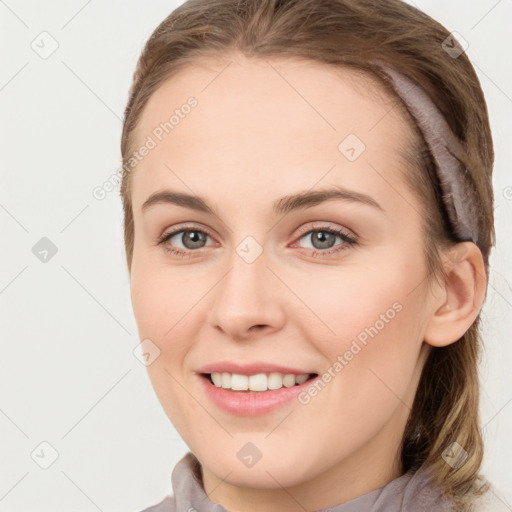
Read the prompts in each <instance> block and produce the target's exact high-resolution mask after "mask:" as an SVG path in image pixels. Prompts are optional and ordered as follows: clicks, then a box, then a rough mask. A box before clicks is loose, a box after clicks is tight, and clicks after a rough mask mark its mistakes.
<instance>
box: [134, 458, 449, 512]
mask: <svg viewBox="0 0 512 512" xmlns="http://www.w3.org/2000/svg"><path fill="white" fill-rule="evenodd" d="M171 481H172V488H173V495H172V496H167V497H165V498H164V499H163V500H162V501H161V502H160V503H158V504H157V505H154V506H152V507H149V508H146V509H144V510H143V511H142V512H189V511H190V512H194V511H197V512H229V511H228V510H227V509H226V508H224V507H223V506H222V505H219V504H218V503H214V502H212V501H210V499H209V498H208V496H206V493H205V492H204V490H203V486H202V483H201V472H200V463H199V461H198V460H197V458H196V457H195V456H194V455H193V454H192V452H188V453H187V454H186V455H185V456H184V457H183V458H182V459H181V460H180V461H179V462H178V463H177V464H176V466H175V468H174V470H173V472H172V476H171ZM434 510H435V511H436V512H452V511H453V510H455V509H453V508H452V507H451V506H450V504H449V503H448V502H447V501H446V500H445V499H444V498H443V497H442V493H441V492H440V491H439V490H438V489H437V488H436V487H434V486H433V484H432V480H431V477H430V475H429V473H428V471H427V470H426V469H425V468H423V467H422V468H420V469H419V470H418V471H416V472H415V473H405V474H404V475H402V476H400V477H398V478H396V479H395V480H392V481H391V482H389V483H388V484H387V485H385V486H384V487H381V488H380V489H376V490H374V491H370V492H368V493H366V494H363V495H362V496H358V497H357V498H354V499H352V500H350V501H346V502H345V503H341V504H339V505H335V506H333V507H329V508H324V509H321V510H319V511H317V512H427V511H428V512H432V511H434Z"/></svg>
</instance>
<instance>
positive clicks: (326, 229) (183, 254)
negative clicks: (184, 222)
mask: <svg viewBox="0 0 512 512" xmlns="http://www.w3.org/2000/svg"><path fill="white" fill-rule="evenodd" d="M186 232H197V233H203V234H204V235H207V236H209V237H210V238H213V237H212V236H211V235H210V234H209V233H208V232H207V231H204V230H202V229H197V228H194V227H182V228H180V229H177V230H175V231H172V232H171V233H164V234H163V235H162V236H161V237H159V238H158V243H157V245H161V244H165V242H167V241H168V240H170V239H171V238H172V237H173V236H175V235H177V234H178V233H186ZM314 232H321V233H330V234H332V235H336V236H338V237H340V238H341V239H342V240H343V242H345V243H344V244H340V245H338V246H335V248H331V249H327V250H325V251H324V250H321V249H314V250H313V252H312V256H313V257H318V256H325V255H330V254H333V253H338V252H341V251H344V250H347V249H348V248H350V247H351V246H354V245H357V240H356V239H354V238H352V237H350V236H348V235H347V234H346V233H345V232H344V231H342V230H340V229H337V228H333V227H331V226H321V227H315V228H313V229H309V230H307V231H304V232H303V233H301V234H300V236H299V238H298V240H300V239H301V238H304V236H306V235H309V234H311V233H314ZM165 250H166V251H167V252H169V253H170V254H172V255H173V256H177V257H179V258H191V257H193V253H194V252H197V249H196V250H194V249H188V250H186V251H184V250H182V249H176V248H174V247H169V246H165Z"/></svg>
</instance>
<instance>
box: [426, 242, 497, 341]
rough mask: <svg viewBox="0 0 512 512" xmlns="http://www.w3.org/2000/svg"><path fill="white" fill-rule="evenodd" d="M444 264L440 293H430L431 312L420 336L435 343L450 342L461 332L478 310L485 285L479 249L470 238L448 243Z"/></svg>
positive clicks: (482, 300)
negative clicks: (435, 296) (444, 274)
mask: <svg viewBox="0 0 512 512" xmlns="http://www.w3.org/2000/svg"><path fill="white" fill-rule="evenodd" d="M445 267H446V272H447V277H446V281H445V283H444V287H443V290H442V291H443V293H442V294H440V296H439V297H438V298H434V297H432V315H431V317H430V319H429V321H428V323H427V326H426V329H425V332H424V336H423V339H424V340H425V342H426V343H428V344H429V345H432V346H434V347H444V346H447V345H450V344H451V343H454V342H456V341H458V340H459V339H460V338H461V337H462V336H463V335H464V333H465V332H466V331H467V330H468V329H469V328H470V327H471V325H472V324H473V322H474V321H475V319H476V318H477V316H478V314H479V313H480V310H481V308H482V305H483V302H484V299H485V293H486V289H487V279H486V272H485V265H484V261H483V257H482V253H481V252H480V250H479V249H478V247H477V246H476V245H475V244H474V243H473V242H460V243H458V244H456V245H455V246H453V247H451V248H450V250H449V251H448V253H447V259H446V262H445Z"/></svg>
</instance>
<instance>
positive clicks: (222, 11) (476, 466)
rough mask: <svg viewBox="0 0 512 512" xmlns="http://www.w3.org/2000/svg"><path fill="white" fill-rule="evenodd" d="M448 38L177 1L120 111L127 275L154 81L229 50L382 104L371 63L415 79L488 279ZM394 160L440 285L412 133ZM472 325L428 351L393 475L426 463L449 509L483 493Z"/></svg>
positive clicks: (218, 0) (239, 2)
mask: <svg viewBox="0 0 512 512" xmlns="http://www.w3.org/2000/svg"><path fill="white" fill-rule="evenodd" d="M449 36H450V33H449V32H448V31H447V30H446V29H445V28H444V27H443V26H442V25H441V24H439V23H438V22H436V21H435V20H433V19H432V18H430V17H429V16H427V15H426V14H424V13H422V12H421V11H419V10H418V9H415V8H414V7H412V6H410V5H408V4H406V3H404V2H402V1H401V0H378V1H377V0H264V1H262V0H188V1H186V2H185V3H184V4H182V5H180V6H179V7H178V8H177V9H175V10H174V11H173V12H172V13H171V14H170V15H169V16H168V17H167V18H166V19H165V20H164V21H163V22H162V23H161V24H160V25H159V26H158V27H157V28H156V29H155V31H154V32H153V34H152V35H151V37H150V38H149V40H148V41H147V43H146V44H145V46H144V48H143V51H142V54H141V56H140V58H139V61H138V63H137V67H136V70H135V73H134V77H133V84H132V86H131V89H130V92H129V99H128V103H127V106H126V109H125V116H124V124H123V132H122V140H121V153H122V159H123V177H122V182H121V197H122V201H123V208H124V237H125V249H126V257H127V263H128V268H129V269H131V260H132V255H133V244H134V235H135V233H134V224H133V212H132V203H131V192H130V182H131V180H130V176H131V174H132V173H131V172H130V170H131V169H130V167H129V166H128V162H129V160H130V157H131V153H132V149H133V147H134V146H135V141H134V140H133V138H134V137H133V132H134V129H135V127H136V126H137V123H138V121H139V119H140V116H141V113H142V111H143V109H144V107H145V105H146V104H147V102H148V99H149V98H150V97H151V95H152V94H153V93H154V92H155V91H156V89H157V88H158V87H159V86H160V85H162V84H163V82H164V81H166V80H168V79H169V78H170V77H172V76H173V75H175V74H176V73H177V72H178V71H180V70H182V69H183V68H184V67H186V66H190V65H193V64H194V63H195V62H198V60H199V59H203V58H207V57H210V58H212V59H213V58H215V57H229V55H233V53H234V52H238V53H240V54H243V55H244V56H245V57H248V58H254V59H267V58H300V59H310V60H312V61H316V62H320V63H324V64H328V65H331V66H334V67H339V68H345V69H346V68H347V67H348V68H350V69H351V70H354V71H356V72H358V73H362V74H364V75H365V76H368V77H371V78H372V79H377V80H379V81H380V83H381V85H382V87H383V89H385V90H386V91H387V92H388V94H389V95H391V96H393V94H394V93H393V92H392V91H391V90H390V89H389V86H387V85H386V84H385V83H384V81H382V79H381V78H379V75H378V73H377V72H376V71H377V70H376V69H375V68H374V67H373V65H372V62H376V61H381V62H386V63H388V64H389V65H390V66H391V67H393V68H394V69H396V70H397V71H399V72H401V73H403V74H404V75H406V76H408V77H410V78H412V79H414V80H416V81H417V82H419V83H420V84H421V85H422V86H423V88H424V89H425V91H426V92H427V93H428V94H429V95H430V97H431V99H432V101H433V102H434V104H435V105H436V106H437V107H438V108H439V110H440V111H441V112H442V114H443V115H444V117H445V119H446V121H447V123H448V124H449V126H450V127H451V129H452V131H453V132H454V134H455V135H457V136H458V137H459V139H460V140H461V143H462V145H463V146H464V148H465V150H466V152H467V155H468V165H469V176H470V179H471V180H472V181H473V184H474V187H475V190H476V192H477V194H476V195H477V197H478V202H479V204H478V207H479V212H480V217H479V219H478V235H479V242H478V246H479V249H480V250H481V252H482V255H483V259H484V263H485V270H486V276H485V277H486V280H487V277H488V274H489V253H490V250H491V247H492V246H494V245H495V232H494V217H493V201H494V198H493V189H492V167H493V160H494V152H493V144H492V138H491V131H490V126H489V119H488V113H487V107H486V103H485V99H484V96H483V92H482V89H481V87H480V83H479V80H478V78H477V75H476V73H475V70H474V69H473V67H472V65H471V63H470V61H469V59H468V58H467V56H466V54H465V53H462V54H461V55H460V56H458V57H457V58H453V56H450V55H449V54H448V53H447V52H446V51H445V49H443V46H442V43H443V41H445V40H446V39H447V38H448V37H449ZM396 99H397V97H396V96H395V100H396ZM408 122H409V123H411V118H409V119H408ZM405 155H406V157H407V158H408V160H409V162H410V166H409V168H408V170H407V172H406V173H405V174H404V178H405V180H406V183H407V184H408V186H409V187H410V188H411V190H412V191H413V192H414V193H415V194H416V196H417V197H418V199H419V201H420V204H421V215H422V219H423V226H422V229H423V235H424V236H423V241H424V246H423V250H424V255H425V261H426V265H427V269H428V276H429V282H433V280H438V281H440V282H444V279H446V274H445V269H444V267H443V264H442V253H443V251H444V250H445V249H447V248H448V249H449V247H450V245H451V244H453V243H454V242H456V241H455V240H453V238H452V236H451V234H450V230H449V226H448V223H447V221H446V216H445V214H444V212H443V209H442V205H441V202H440V199H439V194H440V191H439V187H438V185H436V183H435V179H433V178H432V177H433V176H434V177H435V171H434V168H433V162H432V159H431V155H430V154H429V151H428V149H427V147H426V145H425V143H424V141H423V139H422V137H421V135H420V133H419V131H417V129H414V130H412V132H411V138H410V140H409V141H406V145H405ZM479 324H480V314H479V315H478V317H477V319H476V320H475V322H474V323H473V324H472V326H471V327H470V328H469V329H468V330H467V332H466V333H465V334H464V335H463V336H462V337H461V338H460V339H459V340H458V341H457V342H455V343H453V344H451V345H449V346H447V347H440V348H432V349H431V351H430V354H429V356H428V359H427V361H426V363H425V366H424V369H423V373H422V376H421V380H420V383H419V386H418V389H417V392H416V397H415V401H414V404H413V408H412V411H411V413H410V417H409V420H408V423H407V426H406V428H405V432H404V435H403V442H402V446H401V462H402V467H403V470H404V471H408V470H416V469H417V468H418V467H419V466H420V465H422V464H425V465H427V466H428V467H429V468H430V469H431V471H432V473H433V475H434V479H435V481H436V483H437V484H438V485H439V486H440V487H441V489H442V490H443V492H445V493H446V495H447V496H449V497H451V499H452V500H453V502H454V503H456V504H457V505H458V509H459V510H471V502H472V501H473V498H474V497H475V496H476V495H478V494H481V493H482V492H484V491H485V490H486V489H487V484H486V483H485V481H484V480H483V479H481V477H480V476H479V470H480V466H481V462H482V458H483V441H482V436H481V432H480V428H479V424H480V421H479V377H478V361H479V355H480V349H481V344H482V340H481V333H480V328H479ZM453 442H457V443H458V444H459V445H460V446H461V447H462V448H463V449H464V450H465V451H466V452H467V453H468V458H467V460H466V461H465V463H464V464H463V465H462V466H460V467H458V468H452V467H451V466H450V465H449V464H447V462H445V460H444V458H443V452H445V450H446V449H447V448H448V447H449V446H450V445H451V444H452V443H453Z"/></svg>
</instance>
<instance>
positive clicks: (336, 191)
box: [141, 187, 384, 216]
mask: <svg viewBox="0 0 512 512" xmlns="http://www.w3.org/2000/svg"><path fill="white" fill-rule="evenodd" d="M332 199H341V200H343V201H349V202H355V203H360V204H365V205H367V206H371V207H373V208H376V209H378V210H380V211H382V212H383V211H384V208H382V206H381V205H380V204H379V203H378V202H377V201H376V200H375V199H373V197H370V196H368V195H366V194H363V193H361V192H355V191H354V190H348V189H346V188H343V187H332V188H326V189H322V190H314V191H311V190H307V191H303V192H297V193H295V194H292V195H288V196H284V197H282V198H280V199H278V200H276V201H275V202H274V203H273V208H272V209H273V211H274V213H275V214H278V215H279V214H281V215H284V214H287V213H289V212H291V211H295V210H305V209H307V208H310V207H312V206H316V205H318V204H320V203H323V202H325V201H329V200H332ZM157 204H173V205H176V206H182V207H184V208H189V209H190V210H195V211H198V212H202V213H208V214H212V215H215V216H217V213H216V212H215V210H214V208H212V207H211V206H210V205H209V204H208V202H207V201H206V200H205V199H203V198H202V197H200V196H196V195H191V194H187V193H184V192H177V191H174V190H161V191H158V192H155V193H154V194H151V195H150V196H149V197H148V198H147V199H146V201H145V202H144V204H143V205H142V208H141V210H142V211H143V212H144V211H146V210H148V209H149V208H151V207H153V206H155V205H157Z"/></svg>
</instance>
